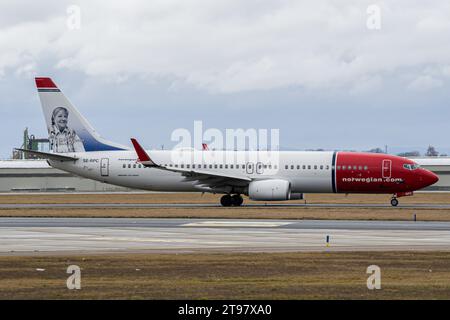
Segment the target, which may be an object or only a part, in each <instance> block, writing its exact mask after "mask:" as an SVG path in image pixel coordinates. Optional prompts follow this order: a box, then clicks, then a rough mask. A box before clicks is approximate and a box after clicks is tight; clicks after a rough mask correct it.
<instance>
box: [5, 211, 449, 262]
mask: <svg viewBox="0 0 450 320" xmlns="http://www.w3.org/2000/svg"><path fill="white" fill-rule="evenodd" d="M327 236H329V239H330V243H329V246H327V243H326V237H327ZM339 250H341V251H342V250H344V251H361V250H383V251H384V250H450V223H449V222H412V221H411V222H409V221H408V222H407V221H402V222H400V221H398V222H387V221H342V220H341V221H331V220H326V221H321V220H259V219H145V218H144V219H132V218H0V254H2V255H11V254H16V255H20V254H36V253H46V254H66V253H80V252H81V253H111V252H118V253H121V252H122V253H123V252H173V253H179V252H198V251H208V252H255V251H256V252H283V251H284V252H289V251H339Z"/></svg>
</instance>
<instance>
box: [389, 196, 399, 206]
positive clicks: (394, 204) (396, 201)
mask: <svg viewBox="0 0 450 320" xmlns="http://www.w3.org/2000/svg"><path fill="white" fill-rule="evenodd" d="M391 206H393V207H396V206H398V200H397V198H396V197H392V199H391Z"/></svg>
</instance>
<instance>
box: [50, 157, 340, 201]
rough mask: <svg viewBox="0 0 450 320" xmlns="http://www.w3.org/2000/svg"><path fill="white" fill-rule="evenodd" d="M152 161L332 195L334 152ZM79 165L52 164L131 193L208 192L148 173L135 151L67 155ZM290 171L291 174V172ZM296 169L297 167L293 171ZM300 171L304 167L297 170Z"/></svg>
mask: <svg viewBox="0 0 450 320" xmlns="http://www.w3.org/2000/svg"><path fill="white" fill-rule="evenodd" d="M149 153H150V154H151V156H152V160H153V161H154V162H155V163H157V164H158V165H161V166H164V167H167V168H175V167H176V168H183V169H192V170H201V171H203V172H205V171H207V172H210V173H221V174H226V175H229V176H239V177H248V178H251V179H253V180H264V179H279V178H281V179H284V180H287V181H289V182H290V183H291V191H292V192H299V193H314V192H324V193H327V192H333V187H332V159H333V152H310V151H308V152H297V151H280V152H274V153H273V154H270V155H269V154H268V152H266V151H248V152H245V151H193V150H189V151H186V150H184V151H156V150H152V151H149ZM67 155H69V156H74V157H77V158H78V160H77V161H73V162H72V161H64V162H59V161H52V160H49V163H50V165H51V166H52V167H55V168H59V169H61V170H64V171H68V172H71V173H73V174H75V175H78V176H82V177H85V178H89V179H93V180H97V181H101V182H105V183H110V184H114V185H120V186H124V187H129V188H135V189H143V190H153V191H174V192H177V191H178V192H180V191H181V192H183V191H184V192H195V191H197V192H202V191H205V190H204V189H202V188H201V187H199V186H198V184H196V182H195V181H192V180H188V179H186V178H185V177H184V176H183V175H182V173H179V172H172V171H168V170H164V169H160V168H154V167H147V168H146V167H144V166H143V165H142V164H139V163H138V162H137V155H136V152H134V151H102V152H82V153H68V154H67ZM286 166H288V169H286ZM291 166H294V167H293V168H292V167H291ZM297 166H300V167H299V168H297Z"/></svg>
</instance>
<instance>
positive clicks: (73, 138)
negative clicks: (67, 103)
mask: <svg viewBox="0 0 450 320" xmlns="http://www.w3.org/2000/svg"><path fill="white" fill-rule="evenodd" d="M51 115H52V116H51V121H50V123H51V126H50V127H49V128H48V132H49V140H50V148H51V150H53V152H57V153H64V152H84V151H85V150H84V146H83V143H82V141H81V139H80V137H79V136H78V135H77V133H76V132H75V130H73V129H71V128H70V127H69V126H68V123H69V111H68V110H67V108H64V107H56V108H55V109H53V112H52V114H51Z"/></svg>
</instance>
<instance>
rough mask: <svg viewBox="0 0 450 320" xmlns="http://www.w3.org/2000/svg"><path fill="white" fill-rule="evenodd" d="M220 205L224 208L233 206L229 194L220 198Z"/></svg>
mask: <svg viewBox="0 0 450 320" xmlns="http://www.w3.org/2000/svg"><path fill="white" fill-rule="evenodd" d="M220 204H221V205H222V206H224V207H230V206H231V205H232V204H233V200H232V199H231V196H230V195H229V194H226V195H224V196H222V198H220Z"/></svg>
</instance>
